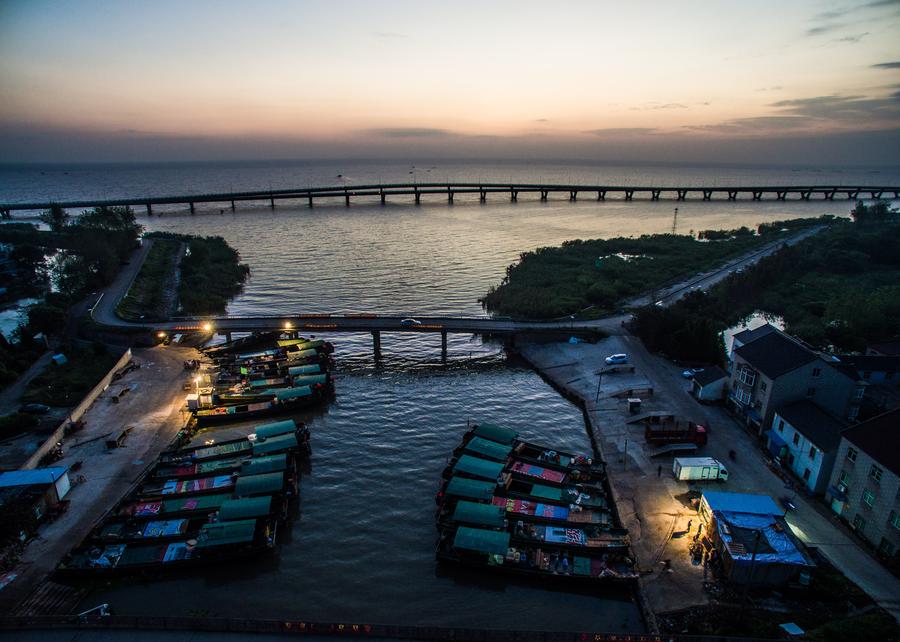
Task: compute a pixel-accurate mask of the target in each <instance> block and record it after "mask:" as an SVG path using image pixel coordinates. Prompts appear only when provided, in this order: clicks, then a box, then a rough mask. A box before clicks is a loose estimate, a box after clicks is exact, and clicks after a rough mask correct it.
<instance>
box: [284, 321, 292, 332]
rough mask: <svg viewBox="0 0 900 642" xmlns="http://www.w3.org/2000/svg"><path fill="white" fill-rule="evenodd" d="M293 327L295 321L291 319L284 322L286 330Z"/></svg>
mask: <svg viewBox="0 0 900 642" xmlns="http://www.w3.org/2000/svg"><path fill="white" fill-rule="evenodd" d="M293 328H294V324H293V323H291V322H290V321H285V322H284V329H285V330H292V329H293Z"/></svg>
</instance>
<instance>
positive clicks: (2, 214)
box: [0, 208, 12, 219]
mask: <svg viewBox="0 0 900 642" xmlns="http://www.w3.org/2000/svg"><path fill="white" fill-rule="evenodd" d="M0 218H4V219H10V218H12V210H9V209H5V208H4V209H2V210H0Z"/></svg>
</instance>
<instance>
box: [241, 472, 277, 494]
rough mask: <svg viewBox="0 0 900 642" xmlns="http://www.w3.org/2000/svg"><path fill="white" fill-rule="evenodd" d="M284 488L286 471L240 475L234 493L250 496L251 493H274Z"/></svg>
mask: <svg viewBox="0 0 900 642" xmlns="http://www.w3.org/2000/svg"><path fill="white" fill-rule="evenodd" d="M283 489H284V473H264V474H262V475H249V476H247V477H238V481H237V485H235V487H234V494H235V495H236V496H237V497H248V496H250V495H262V494H264V493H274V492H277V491H279V490H283Z"/></svg>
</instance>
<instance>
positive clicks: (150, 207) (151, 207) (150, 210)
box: [147, 203, 153, 216]
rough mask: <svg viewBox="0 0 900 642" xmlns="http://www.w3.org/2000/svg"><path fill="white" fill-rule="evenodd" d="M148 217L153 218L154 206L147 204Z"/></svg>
mask: <svg viewBox="0 0 900 642" xmlns="http://www.w3.org/2000/svg"><path fill="white" fill-rule="evenodd" d="M147 216H153V206H152V205H150V203H147Z"/></svg>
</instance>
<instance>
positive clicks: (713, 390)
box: [691, 366, 728, 402]
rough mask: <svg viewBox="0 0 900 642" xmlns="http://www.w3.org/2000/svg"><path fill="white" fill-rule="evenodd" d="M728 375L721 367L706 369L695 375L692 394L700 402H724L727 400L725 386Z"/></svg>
mask: <svg viewBox="0 0 900 642" xmlns="http://www.w3.org/2000/svg"><path fill="white" fill-rule="evenodd" d="M727 382H728V375H727V374H726V373H725V371H724V370H722V368H720V367H719V366H710V367H708V368H704V369H703V370H701V371H700V372H698V373H696V374H695V375H694V378H693V380H692V382H691V394H692V395H694V397H696V398H697V400H698V401H708V402H715V401H722V400H723V399H724V398H725V384H726V383H727Z"/></svg>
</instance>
